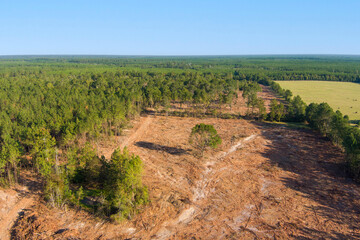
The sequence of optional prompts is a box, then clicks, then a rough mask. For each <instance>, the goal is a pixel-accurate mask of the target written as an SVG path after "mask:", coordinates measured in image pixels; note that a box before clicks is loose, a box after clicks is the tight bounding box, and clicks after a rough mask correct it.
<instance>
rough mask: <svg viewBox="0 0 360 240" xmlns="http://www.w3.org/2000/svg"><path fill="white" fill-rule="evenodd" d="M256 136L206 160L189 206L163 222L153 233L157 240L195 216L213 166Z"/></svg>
mask: <svg viewBox="0 0 360 240" xmlns="http://www.w3.org/2000/svg"><path fill="white" fill-rule="evenodd" d="M256 136H257V135H256V134H253V135H251V136H249V137H246V138H244V139H242V140H240V141H239V142H237V143H236V144H234V145H233V146H232V147H231V148H230V149H229V150H228V151H226V152H221V153H219V154H218V155H217V156H215V157H214V158H213V159H212V160H211V161H208V162H207V163H206V164H205V170H204V171H203V172H202V174H201V178H200V180H199V181H198V182H197V183H196V184H195V188H194V190H193V197H192V204H191V206H190V207H189V208H187V209H185V210H184V211H182V212H181V213H180V214H179V217H178V218H177V219H175V220H171V221H167V222H165V223H164V224H163V227H162V228H160V230H159V231H158V232H157V234H156V235H155V239H158V240H165V239H169V238H170V237H171V236H172V235H174V234H175V230H176V228H177V227H179V226H182V225H186V224H188V223H190V222H191V221H192V220H193V219H194V218H195V216H196V215H197V214H198V213H199V212H200V211H201V210H202V209H203V208H204V207H202V206H200V205H199V204H198V202H199V201H200V200H202V199H204V198H206V197H207V193H208V189H207V187H208V185H209V183H210V182H211V181H212V180H213V179H212V177H211V175H212V173H214V172H215V171H216V169H215V168H214V167H213V166H214V165H215V164H216V163H218V162H219V161H222V160H223V159H224V158H225V157H226V156H228V155H229V154H231V153H233V152H235V151H236V150H237V149H239V148H241V147H243V146H244V144H245V143H246V142H249V141H251V140H252V139H254V138H255V137H256Z"/></svg>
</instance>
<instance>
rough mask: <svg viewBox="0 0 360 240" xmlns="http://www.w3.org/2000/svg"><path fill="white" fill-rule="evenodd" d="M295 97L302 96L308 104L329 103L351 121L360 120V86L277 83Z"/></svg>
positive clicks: (319, 83) (347, 84)
mask: <svg viewBox="0 0 360 240" xmlns="http://www.w3.org/2000/svg"><path fill="white" fill-rule="evenodd" d="M277 82H278V83H279V84H280V85H281V87H282V88H284V89H289V90H291V91H292V92H293V94H294V96H296V95H300V96H301V98H302V99H303V100H304V101H305V102H306V103H307V104H309V103H312V102H316V103H321V102H327V103H328V104H329V105H330V106H331V107H332V108H333V109H334V111H336V110H338V109H339V110H340V111H341V112H342V113H343V114H347V115H349V117H350V120H360V84H357V83H349V82H326V81H277Z"/></svg>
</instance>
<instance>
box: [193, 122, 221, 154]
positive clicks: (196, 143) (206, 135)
mask: <svg viewBox="0 0 360 240" xmlns="http://www.w3.org/2000/svg"><path fill="white" fill-rule="evenodd" d="M221 142H222V141H221V138H220V136H219V135H218V134H217V131H216V129H215V128H214V126H213V125H207V124H204V123H200V124H196V125H195V127H193V128H192V129H191V134H190V138H189V143H190V144H191V145H193V147H194V148H195V149H197V150H198V151H199V152H200V155H201V156H203V153H204V151H205V149H206V148H207V147H211V148H216V147H217V146H218V145H220V144H221Z"/></svg>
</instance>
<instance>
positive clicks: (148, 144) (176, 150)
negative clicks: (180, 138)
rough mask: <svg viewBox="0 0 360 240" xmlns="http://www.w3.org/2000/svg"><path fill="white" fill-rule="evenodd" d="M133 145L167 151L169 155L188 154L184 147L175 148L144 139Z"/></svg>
mask: <svg viewBox="0 0 360 240" xmlns="http://www.w3.org/2000/svg"><path fill="white" fill-rule="evenodd" d="M135 146H137V147H141V148H147V149H150V150H156V151H164V152H167V153H169V154H171V155H184V154H189V153H188V151H189V150H186V149H182V148H177V147H168V146H164V145H160V144H156V143H151V142H145V141H140V142H136V143H135Z"/></svg>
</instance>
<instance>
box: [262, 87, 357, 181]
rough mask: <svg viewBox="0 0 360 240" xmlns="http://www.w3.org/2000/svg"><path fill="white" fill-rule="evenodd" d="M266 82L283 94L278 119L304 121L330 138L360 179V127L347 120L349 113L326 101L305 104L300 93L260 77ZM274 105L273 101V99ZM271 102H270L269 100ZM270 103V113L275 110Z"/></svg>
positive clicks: (352, 171)
mask: <svg viewBox="0 0 360 240" xmlns="http://www.w3.org/2000/svg"><path fill="white" fill-rule="evenodd" d="M262 82H263V83H264V84H266V85H269V86H270V87H271V88H272V89H273V90H274V92H276V93H277V94H279V95H280V96H282V97H284V98H285V100H286V101H287V107H286V109H285V110H284V114H283V118H279V119H276V120H278V121H280V120H281V119H282V120H284V121H294V122H304V121H306V122H307V123H308V124H309V126H310V127H311V128H313V129H315V130H317V131H319V132H320V133H321V134H322V135H323V136H325V137H327V138H329V139H330V140H331V141H332V142H333V143H334V144H335V145H336V146H339V147H340V148H342V149H343V150H344V151H345V152H346V160H347V163H348V166H349V169H350V171H351V173H352V175H353V176H354V178H355V179H356V180H358V181H359V180H360V129H359V128H358V127H356V126H351V125H350V124H349V117H348V116H347V115H345V116H343V115H342V113H341V112H340V111H339V110H337V111H336V112H335V111H334V110H333V109H332V108H331V107H330V106H329V104H327V103H320V104H317V103H310V104H309V105H306V104H305V103H304V102H303V101H302V99H301V97H300V96H295V97H293V98H292V93H291V91H290V90H284V89H282V88H281V86H280V85H279V84H278V83H276V82H274V81H262ZM274 104H275V106H276V103H274ZM272 105H273V102H272ZM275 108H276V107H273V106H271V112H270V115H271V114H274V115H275V113H273V112H275V111H274V110H273V109H275Z"/></svg>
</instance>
